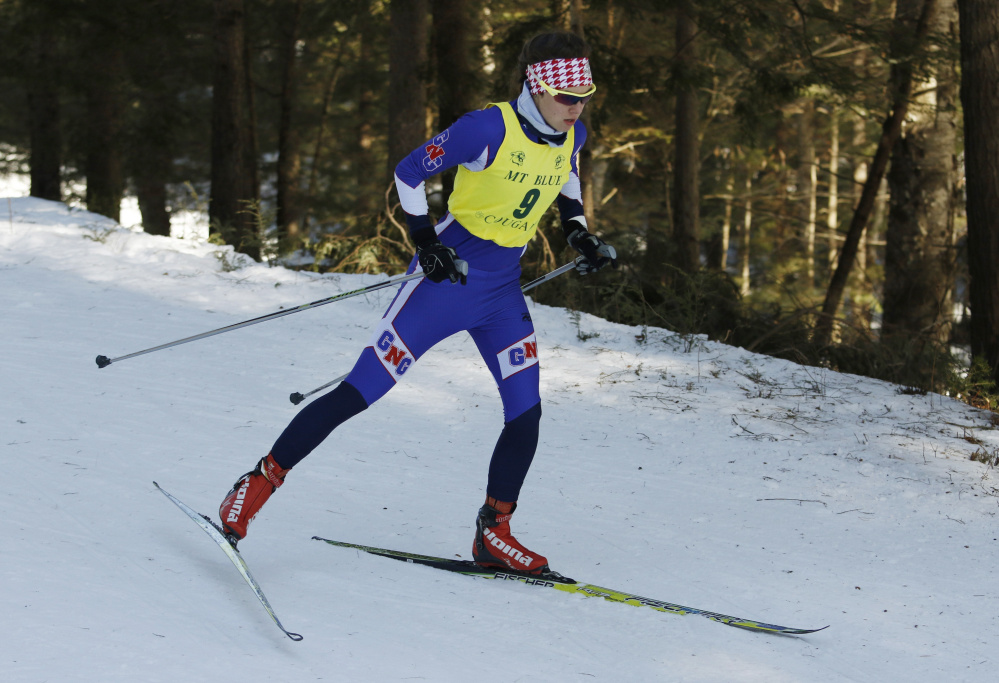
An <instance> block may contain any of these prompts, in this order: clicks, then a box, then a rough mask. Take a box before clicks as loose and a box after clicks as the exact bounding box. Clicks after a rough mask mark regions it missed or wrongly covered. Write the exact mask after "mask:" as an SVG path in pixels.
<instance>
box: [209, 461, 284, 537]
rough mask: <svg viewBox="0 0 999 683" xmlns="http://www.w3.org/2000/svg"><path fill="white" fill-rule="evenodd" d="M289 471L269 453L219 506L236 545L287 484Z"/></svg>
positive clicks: (226, 532)
mask: <svg viewBox="0 0 999 683" xmlns="http://www.w3.org/2000/svg"><path fill="white" fill-rule="evenodd" d="M289 471H290V470H286V469H284V468H283V467H281V466H280V465H278V464H277V463H276V462H275V461H274V456H272V455H270V454H268V455H267V457H266V458H262V459H261V460H260V462H258V463H257V466H256V468H254V469H253V470H251V471H250V472H247V473H246V474H244V475H243V476H242V477H240V478H239V479H237V480H236V483H235V484H233V485H232V490H231V491H229V493H228V494H227V495H226V497H225V500H223V501H222V505H221V506H220V507H219V519H221V520H222V530H223V532H225V535H226V537H227V538H228V539H229V542H230V543H232V545H233V547H236V543H237V541H240V540H241V539H243V538H244V537H245V536H246V528H247V527H248V526H249V525H250V522H252V521H253V518H254V517H256V516H257V513H258V512H260V508H262V507H263V506H264V503H266V502H267V499H268V498H270V497H271V494H272V493H274V490H275V489H277V488H278V487H279V486H281V484H283V483H284V478H285V476H287V474H288V472H289Z"/></svg>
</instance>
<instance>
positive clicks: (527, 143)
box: [448, 102, 575, 247]
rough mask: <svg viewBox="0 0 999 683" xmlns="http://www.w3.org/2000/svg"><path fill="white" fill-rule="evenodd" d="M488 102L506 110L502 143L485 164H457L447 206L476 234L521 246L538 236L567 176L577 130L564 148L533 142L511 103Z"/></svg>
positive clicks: (496, 241)
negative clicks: (469, 166) (478, 167)
mask: <svg viewBox="0 0 999 683" xmlns="http://www.w3.org/2000/svg"><path fill="white" fill-rule="evenodd" d="M490 106H495V107H499V109H500V111H501V112H502V113H503V125H504V126H506V136H505V137H504V138H503V144H501V145H500V148H499V151H498V152H497V153H496V158H495V159H494V160H493V163H492V164H491V165H490V166H488V167H487V168H485V169H483V170H481V171H469V170H468V169H467V168H465V167H464V166H459V167H458V173H457V175H456V176H455V179H454V191H453V192H452V193H451V198H450V200H449V201H448V210H449V211H450V212H451V214H452V215H453V216H454V217H455V218H456V219H457V220H458V222H459V223H461V224H462V225H463V226H465V229H467V230H468V231H469V232H470V233H472V234H473V235H475V236H476V237H481V238H482V239H486V240H491V241H493V242H495V243H496V244H498V245H500V246H501V247H522V246H524V245H525V244H527V243H528V242H530V241H531V238H532V237H534V233H535V232H537V229H538V221H539V220H540V219H541V216H542V215H544V212H545V211H546V210H547V209H548V207H549V206H551V204H552V202H554V201H555V198H556V197H557V196H558V193H559V190H560V189H561V188H562V184H563V183H565V181H566V180H568V179H569V170H570V169H571V168H572V165H571V164H570V159H569V155H570V154H572V149H573V142H574V137H575V136H574V135H573V132H574V131H573V130H572V129H570V130H569V133H568V135H567V136H566V139H565V143H564V144H563V145H562V146H561V147H552V146H550V145H549V144H548V143H546V142H542V143H537V142H533V141H532V140H531V139H529V138H528V137H527V136H526V135H525V134H524V131H523V130H521V127H520V121H518V120H517V114H516V112H514V111H513V107H512V106H510V103H509V102H501V103H499V104H494V105H490Z"/></svg>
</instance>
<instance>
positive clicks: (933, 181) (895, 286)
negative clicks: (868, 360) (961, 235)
mask: <svg viewBox="0 0 999 683" xmlns="http://www.w3.org/2000/svg"><path fill="white" fill-rule="evenodd" d="M921 4H922V2H921V0H898V8H899V11H902V10H905V11H906V12H907V13H908V15H909V16H913V17H915V16H917V15H918V12H919V6H920V5H921ZM956 18H957V7H956V4H955V0H939V8H938V12H937V13H936V17H935V18H934V20H933V21H932V22H931V24H930V30H931V31H933V32H934V33H937V34H939V35H941V36H948V35H949V34H951V33H952V28H951V27H955V28H956V26H955V24H956V21H955V20H956ZM953 32H955V33H956V31H953ZM949 37H950V38H952V39H956V38H957V36H956V35H949ZM933 81H935V83H936V87H935V88H934V87H932V86H933V83H932V82H931V83H927V84H925V87H926V94H924V95H922V96H920V97H918V98H917V99H916V100H915V101H914V102H913V104H912V106H911V107H910V116H909V122H908V123H907V125H906V130H905V133H904V134H903V135H902V137H901V138H900V139H899V141H898V142H897V143H896V145H895V150H894V153H893V154H892V162H891V171H890V172H889V173H888V183H889V187H890V188H891V206H890V209H889V213H888V230H887V234H886V241H887V243H886V247H885V284H884V301H883V308H884V335H885V336H886V337H887V336H892V335H896V334H897V335H905V336H906V337H908V338H910V339H914V338H915V339H920V338H921V339H932V340H935V341H936V342H939V343H946V342H947V340H948V338H949V336H950V325H951V321H952V318H953V314H952V308H953V289H954V277H955V271H956V255H955V253H954V205H955V199H956V197H955V192H954V182H955V176H956V166H957V159H956V155H955V150H956V149H957V111H956V99H957V86H956V70H955V68H954V64H953V63H951V62H949V61H943V62H941V63H940V65H939V67H938V68H937V69H936V70H935V74H934V78H933ZM918 89H919V90H923V87H920V88H918Z"/></svg>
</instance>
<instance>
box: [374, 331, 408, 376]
mask: <svg viewBox="0 0 999 683" xmlns="http://www.w3.org/2000/svg"><path fill="white" fill-rule="evenodd" d="M374 349H375V355H376V356H378V360H380V361H381V362H382V366H384V368H385V369H386V370H388V372H389V374H390V375H392V378H393V379H398V378H399V377H402V376H403V375H405V374H406V370H409V366H410V365H412V364H413V354H411V353H410V352H409V349H408V348H406V345H405V344H404V343H403V341H402V339H400V338H399V335H398V334H397V333H396V331H395V330H394V329H386V330H382V331H381V332H380V333H378V335H377V338H376V339H375V343H374Z"/></svg>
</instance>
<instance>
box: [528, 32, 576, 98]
mask: <svg viewBox="0 0 999 683" xmlns="http://www.w3.org/2000/svg"><path fill="white" fill-rule="evenodd" d="M590 51H591V50H590V45H589V43H587V42H586V41H585V40H583V39H582V38H580V37H579V36H577V35H576V34H575V33H569V32H568V31H552V32H550V33H539V34H538V35H536V36H534V37H533V38H529V39H528V40H527V42H526V43H524V47H523V49H521V51H520V57H519V58H518V60H517V73H516V74H514V78H513V85H514V86H515V89H516V92H517V93H520V91H521V89H522V88H523V87H524V81H525V80H527V67H528V65H530V64H537V63H538V62H545V61H548V60H549V59H578V58H580V57H586V58H587V59H589V57H590Z"/></svg>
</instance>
